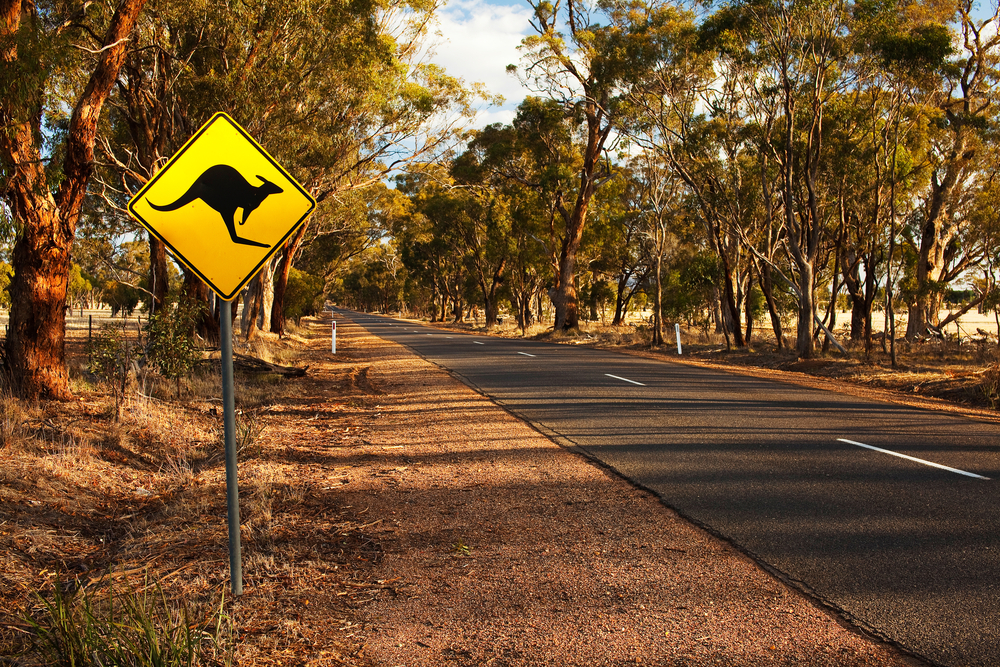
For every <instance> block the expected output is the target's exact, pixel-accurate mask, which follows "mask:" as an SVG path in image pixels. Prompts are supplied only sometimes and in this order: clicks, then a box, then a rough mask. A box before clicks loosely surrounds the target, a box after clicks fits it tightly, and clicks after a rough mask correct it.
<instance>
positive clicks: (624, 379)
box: [605, 373, 646, 387]
mask: <svg viewBox="0 0 1000 667" xmlns="http://www.w3.org/2000/svg"><path fill="white" fill-rule="evenodd" d="M605 375H607V376H608V377H609V378H614V379H616V380H621V381H622V382H631V383H632V384H637V385H639V386H640V387H645V386H646V385H644V384H643V383H641V382H636V381H635V380H629V379H628V378H620V377H618V376H617V375H612V374H611V373H605Z"/></svg>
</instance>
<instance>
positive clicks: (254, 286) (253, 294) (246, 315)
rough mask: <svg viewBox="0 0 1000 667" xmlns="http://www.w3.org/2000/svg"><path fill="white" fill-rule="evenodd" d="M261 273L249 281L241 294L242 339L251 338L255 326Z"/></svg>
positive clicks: (258, 305) (254, 331) (258, 306)
mask: <svg viewBox="0 0 1000 667" xmlns="http://www.w3.org/2000/svg"><path fill="white" fill-rule="evenodd" d="M260 280H261V274H260V273H258V274H257V275H256V276H254V277H253V280H251V281H250V285H249V287H248V289H247V292H246V294H245V295H244V296H243V313H242V315H241V317H242V319H241V320H240V333H241V334H243V339H244V340H246V341H248V342H249V341H250V340H252V338H253V337H254V335H255V333H256V330H257V327H256V326H255V325H256V323H257V313H258V312H260V311H259V308H260V296H261V286H260Z"/></svg>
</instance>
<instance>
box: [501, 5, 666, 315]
mask: <svg viewBox="0 0 1000 667" xmlns="http://www.w3.org/2000/svg"><path fill="white" fill-rule="evenodd" d="M529 4H531V6H532V9H533V10H534V16H533V18H532V20H531V27H532V29H533V30H534V32H535V34H533V35H530V36H528V37H526V38H525V39H524V40H523V41H522V43H521V49H522V54H523V57H522V67H521V68H517V67H516V66H514V65H511V66H509V67H508V69H509V70H510V71H513V72H516V73H517V74H518V77H519V79H520V80H521V82H522V83H523V84H524V85H525V86H527V87H528V88H529V89H530V90H532V91H533V92H536V93H539V94H541V95H542V96H543V97H545V98H546V99H547V100H549V101H551V102H552V103H553V104H554V105H556V107H557V108H558V109H560V110H561V112H562V114H563V115H564V117H565V118H567V119H573V120H575V121H577V122H579V130H580V134H581V136H580V141H579V145H580V149H581V150H580V152H579V154H578V156H574V158H573V159H574V160H578V161H579V163H580V165H579V168H578V169H577V170H574V172H573V177H574V181H575V183H574V186H573V191H572V195H573V197H572V200H570V198H569V196H568V195H569V194H570V192H569V191H563V198H562V199H556V200H555V202H554V203H555V206H554V208H555V212H556V213H557V214H558V216H559V222H560V225H559V227H560V229H559V233H558V234H557V235H556V236H557V238H558V240H559V248H558V252H557V267H558V268H557V271H556V272H555V285H554V286H553V290H552V300H553V305H554V306H555V312H556V316H555V327H556V328H557V329H571V328H575V327H576V326H577V325H578V322H579V306H578V303H577V293H576V260H577V252H578V250H579V248H580V243H581V241H582V239H583V231H584V228H585V226H586V223H587V214H588V211H589V208H590V204H591V200H592V199H593V197H594V194H595V193H596V192H597V190H598V189H599V188H600V187H601V185H603V184H604V183H605V182H606V181H607V180H608V179H609V178H611V177H612V176H613V172H612V170H611V168H610V164H611V162H610V159H609V158H608V156H607V154H606V151H607V149H609V148H611V145H612V144H613V143H614V141H615V136H616V135H615V129H616V127H618V126H619V121H620V120H622V119H623V118H624V114H623V108H622V107H623V105H624V102H625V100H626V98H627V91H628V90H630V89H631V87H632V86H633V85H634V84H635V83H636V82H637V81H638V80H640V79H641V72H642V71H643V69H644V68H645V67H647V66H648V64H649V62H650V56H651V55H652V53H651V51H650V49H649V47H650V40H649V30H650V26H651V24H652V23H653V22H655V21H656V20H657V16H659V14H660V12H661V8H660V6H659V5H656V4H646V3H644V2H623V1H619V0H601V2H598V3H594V4H592V3H588V2H582V1H581V0H557V1H556V2H555V3H552V2H547V1H538V2H534V1H532V0H529Z"/></svg>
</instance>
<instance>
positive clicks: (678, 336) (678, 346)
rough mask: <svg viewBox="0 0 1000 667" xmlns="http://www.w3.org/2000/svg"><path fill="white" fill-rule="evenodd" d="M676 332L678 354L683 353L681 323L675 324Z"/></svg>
mask: <svg viewBox="0 0 1000 667" xmlns="http://www.w3.org/2000/svg"><path fill="white" fill-rule="evenodd" d="M674 332H675V333H676V334H677V354H680V353H681V325H680V324H675V325H674Z"/></svg>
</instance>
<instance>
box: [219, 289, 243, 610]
mask: <svg viewBox="0 0 1000 667" xmlns="http://www.w3.org/2000/svg"><path fill="white" fill-rule="evenodd" d="M232 314H233V302H232V301H223V302H222V322H221V324H222V334H221V337H222V424H223V430H224V433H225V438H226V503H227V506H228V510H229V511H228V514H229V577H230V580H231V581H232V584H233V597H239V596H240V595H243V558H242V556H241V548H240V489H239V479H238V475H237V472H236V395H235V392H234V391H233V317H232Z"/></svg>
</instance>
